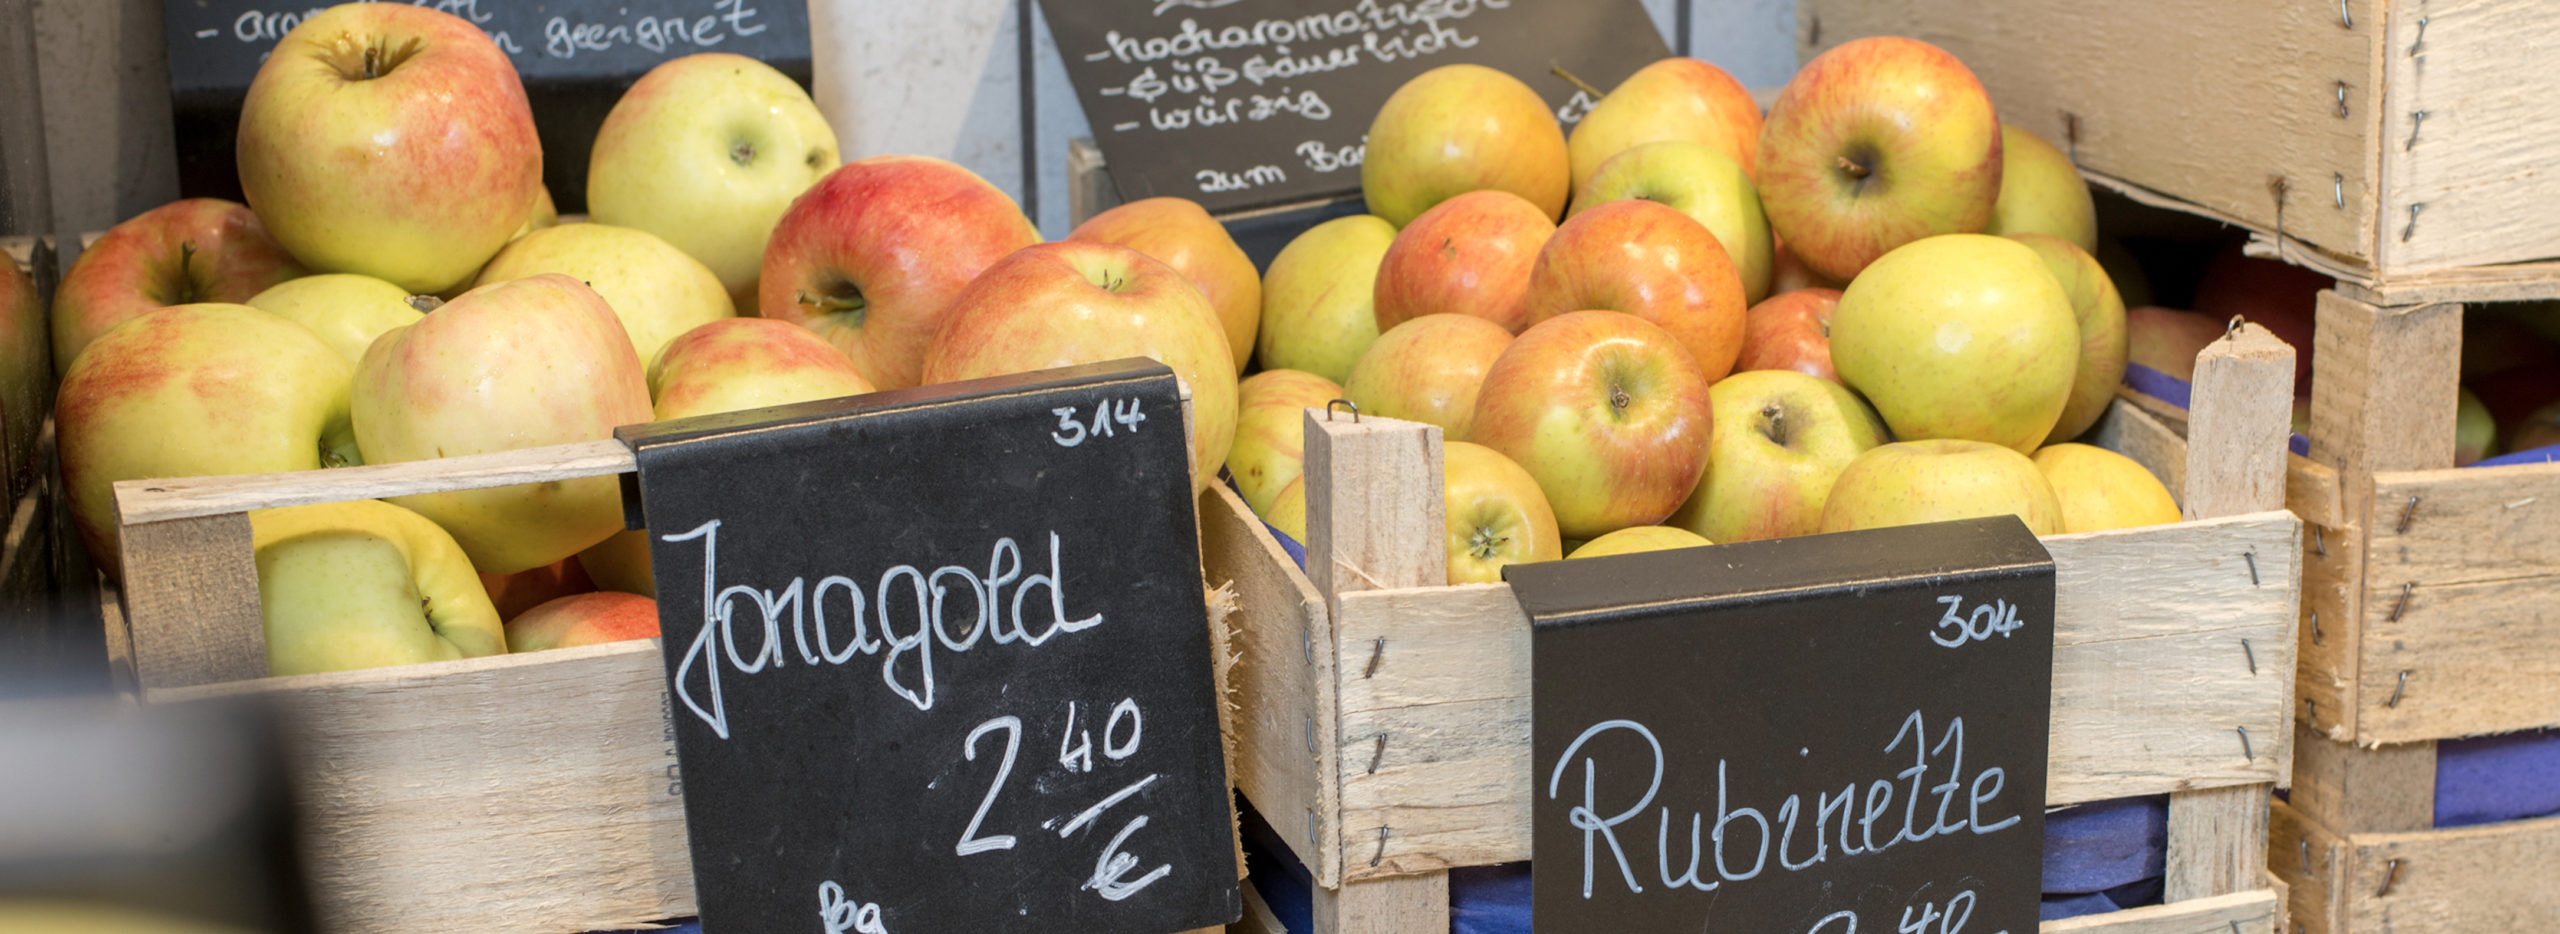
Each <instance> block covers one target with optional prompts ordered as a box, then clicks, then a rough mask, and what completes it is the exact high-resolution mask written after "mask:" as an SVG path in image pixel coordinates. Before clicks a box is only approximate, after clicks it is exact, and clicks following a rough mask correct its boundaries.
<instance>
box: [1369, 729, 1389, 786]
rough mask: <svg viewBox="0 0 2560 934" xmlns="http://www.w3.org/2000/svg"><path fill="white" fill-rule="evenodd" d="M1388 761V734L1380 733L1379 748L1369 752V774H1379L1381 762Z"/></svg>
mask: <svg viewBox="0 0 2560 934" xmlns="http://www.w3.org/2000/svg"><path fill="white" fill-rule="evenodd" d="M1385 761H1387V734H1385V733H1383V732H1382V733H1379V734H1378V748H1377V749H1375V750H1373V751H1371V752H1370V753H1369V774H1371V775H1376V774H1378V765H1379V763H1382V762H1385Z"/></svg>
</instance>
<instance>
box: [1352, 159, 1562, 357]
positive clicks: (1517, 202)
mask: <svg viewBox="0 0 2560 934" xmlns="http://www.w3.org/2000/svg"><path fill="white" fill-rule="evenodd" d="M1555 233H1556V225H1555V221H1554V220H1553V219H1551V218H1549V217H1548V216H1547V215H1546V214H1545V213H1543V212H1541V211H1540V210H1539V208H1538V206H1537V205H1534V204H1530V203H1529V202H1527V201H1524V200H1521V198H1520V196H1518V195H1514V194H1511V193H1510V192H1504V191H1471V192H1467V193H1465V194H1462V195H1458V196H1457V197H1454V198H1450V199H1448V200H1446V201H1442V202H1440V203H1439V204H1437V205H1433V206H1432V208H1431V209H1430V210H1428V211H1424V212H1422V216H1420V217H1417V218H1414V219H1413V222H1412V223H1409V224H1406V225H1405V226H1404V229H1403V230H1399V231H1396V238H1395V241H1394V242H1392V243H1389V244H1388V245H1387V253H1386V256H1385V257H1384V258H1382V259H1380V260H1379V261H1378V278H1377V285H1376V289H1375V292H1374V293H1373V294H1372V295H1371V296H1370V297H1371V299H1372V300H1373V301H1374V302H1375V303H1376V304H1375V306H1374V307H1375V309H1376V312H1377V326H1378V332H1379V333H1381V334H1384V333H1386V332H1387V331H1389V330H1391V329H1393V328H1394V327H1395V326H1396V325H1399V324H1403V323H1405V322H1407V321H1411V320H1413V319H1415V318H1419V317H1422V316H1423V315H1443V314H1448V315H1474V316H1476V317H1479V318H1483V319H1485V320H1487V321H1491V322H1493V323H1495V324H1499V325H1502V327H1503V329H1504V330H1507V331H1510V332H1511V333H1513V334H1518V333H1520V330H1521V329H1522V328H1526V327H1528V326H1529V307H1528V304H1527V299H1528V295H1529V270H1530V269H1531V268H1532V267H1534V266H1536V265H1537V262H1538V250H1539V249H1540V248H1541V247H1544V246H1546V245H1547V240H1548V238H1550V237H1553V236H1555Z"/></svg>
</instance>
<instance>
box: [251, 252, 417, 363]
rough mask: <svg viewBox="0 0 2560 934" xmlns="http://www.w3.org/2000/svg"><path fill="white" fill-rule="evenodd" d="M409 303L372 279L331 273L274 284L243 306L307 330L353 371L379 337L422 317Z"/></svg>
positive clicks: (408, 298)
mask: <svg viewBox="0 0 2560 934" xmlns="http://www.w3.org/2000/svg"><path fill="white" fill-rule="evenodd" d="M411 298H412V296H411V295H410V294H409V290H408V289H404V288H401V287H399V286H396V285H392V284H391V283H388V282H384V281H382V280H380V279H376V278H374V277H372V276H359V275H356V274H354V273H351V272H331V273H322V274H320V275H316V276H304V277H302V278H300V279H293V280H288V281H286V282H282V283H278V284H277V285H276V286H275V287H273V288H270V289H268V290H266V291H264V292H260V293H258V294H256V295H252V296H250V297H249V301H248V302H247V304H248V305H249V307H252V308H259V309H264V310H266V311H269V312H273V313H275V314H278V315H281V316H283V317H284V318H286V319H287V320H290V321H292V322H293V323H295V324H299V325H302V326H303V327H306V328H310V329H311V333H313V334H317V335H320V339H321V340H324V341H327V342H329V346H330V347H331V348H332V349H335V350H336V351H337V352H338V355H339V356H341V357H345V358H347V365H348V366H350V367H352V366H355V365H356V362H357V361H360V360H363V359H364V350H365V348H367V347H371V346H373V339H374V338H376V337H380V336H382V332H384V331H388V330H391V329H392V328H396V327H400V326H402V325H409V324H416V323H418V316H420V315H423V314H426V312H425V311H423V310H421V309H420V308H419V306H418V304H417V303H415V302H412V301H411Z"/></svg>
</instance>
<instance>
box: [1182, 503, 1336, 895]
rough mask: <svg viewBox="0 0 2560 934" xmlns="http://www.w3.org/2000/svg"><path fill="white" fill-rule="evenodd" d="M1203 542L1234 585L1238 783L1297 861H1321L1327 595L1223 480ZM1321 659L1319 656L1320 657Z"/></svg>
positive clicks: (1224, 582)
mask: <svg viewBox="0 0 2560 934" xmlns="http://www.w3.org/2000/svg"><path fill="white" fill-rule="evenodd" d="M1200 505H1201V515H1200V534H1201V539H1200V547H1201V551H1202V555H1203V557H1204V558H1205V560H1206V564H1207V570H1208V575H1209V576H1208V579H1209V581H1210V583H1212V584H1216V585H1220V586H1226V587H1232V588H1234V590H1235V594H1236V613H1235V615H1234V616H1233V617H1231V618H1230V619H1231V621H1232V622H1231V626H1232V629H1233V631H1234V645H1235V651H1236V665H1235V671H1234V674H1233V678H1234V684H1235V692H1236V705H1237V709H1238V716H1237V717H1236V747H1237V749H1236V752H1237V755H1236V773H1235V782H1236V787H1237V788H1240V789H1242V790H1243V791H1244V794H1245V797H1246V798H1247V799H1249V800H1251V801H1252V802H1253V804H1254V807H1256V808H1258V809H1260V810H1261V811H1262V814H1263V816H1264V817H1265V818H1267V819H1268V820H1270V822H1271V826H1272V827H1273V828H1274V829H1276V830H1278V831H1279V832H1280V837H1281V839H1283V840H1286V841H1288V844H1289V849H1290V850H1291V851H1292V852H1294V853H1296V854H1297V857H1298V861H1299V862H1301V863H1303V864H1305V865H1307V866H1310V867H1313V866H1319V865H1321V864H1322V861H1323V859H1322V857H1323V855H1324V854H1327V853H1331V852H1333V851H1334V850H1333V848H1332V847H1320V846H1317V845H1316V841H1317V840H1318V839H1332V837H1331V836H1330V834H1327V833H1324V832H1323V831H1324V830H1325V828H1326V827H1327V826H1329V825H1330V823H1331V818H1330V817H1329V816H1327V815H1328V814H1330V813H1332V812H1328V811H1325V810H1323V807H1324V805H1325V803H1326V801H1327V799H1328V795H1326V794H1325V786H1327V785H1329V784H1331V783H1329V782H1322V781H1319V780H1318V778H1317V775H1318V772H1317V766H1318V764H1319V762H1318V761H1317V759H1316V756H1317V753H1316V749H1315V745H1316V744H1315V743H1314V742H1313V737H1314V736H1315V735H1316V732H1317V729H1318V725H1317V724H1316V723H1315V720H1316V717H1317V715H1318V714H1319V713H1321V715H1322V716H1323V718H1324V719H1325V721H1326V722H1325V724H1324V725H1323V728H1324V729H1325V730H1326V731H1328V732H1327V735H1331V734H1330V731H1331V729H1332V725H1331V720H1332V712H1333V708H1334V704H1333V690H1332V686H1333V682H1332V677H1331V674H1330V672H1331V666H1330V661H1329V660H1330V659H1331V658H1332V653H1330V652H1328V653H1325V654H1324V655H1323V656H1321V657H1319V656H1317V655H1316V654H1315V652H1314V650H1313V648H1312V645H1313V642H1312V640H1314V639H1315V638H1316V637H1317V634H1318V633H1325V632H1329V631H1330V627H1329V624H1328V623H1327V622H1326V619H1327V617H1326V615H1325V606H1324V597H1323V595H1321V594H1318V593H1317V592H1316V590H1315V585H1314V584H1312V583H1309V582H1308V580H1307V578H1306V575H1304V574H1301V573H1299V572H1298V568H1297V565H1296V564H1294V563H1292V562H1291V561H1290V560H1289V556H1288V554H1287V553H1285V552H1283V551H1281V550H1280V544H1279V543H1278V542H1276V541H1273V540H1272V538H1271V535H1270V533H1268V532H1265V531H1264V530H1263V527H1262V521H1261V520H1259V519H1256V518H1254V516H1253V512H1252V511H1251V510H1250V509H1248V508H1247V507H1246V506H1245V504H1244V501H1243V500H1242V499H1239V498H1237V497H1236V494H1235V491H1233V490H1229V489H1227V487H1226V485H1225V484H1222V483H1220V484H1211V485H1210V487H1209V492H1208V493H1206V494H1204V495H1203V496H1202V497H1201V500H1200ZM1320 661H1322V662H1324V664H1322V665H1319V662H1320Z"/></svg>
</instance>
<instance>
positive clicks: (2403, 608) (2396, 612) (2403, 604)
mask: <svg viewBox="0 0 2560 934" xmlns="http://www.w3.org/2000/svg"><path fill="white" fill-rule="evenodd" d="M2416 589H2418V582H2417V581H2409V582H2407V583H2403V584H2401V585H2400V601H2399V602H2397V603H2394V604H2392V605H2391V618H2390V619H2387V620H2383V622H2386V623H2396V622H2399V621H2400V614H2402V613H2405V612H2408V610H2409V592H2410V591H2412V590H2416Z"/></svg>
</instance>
